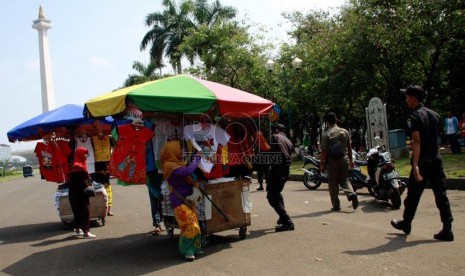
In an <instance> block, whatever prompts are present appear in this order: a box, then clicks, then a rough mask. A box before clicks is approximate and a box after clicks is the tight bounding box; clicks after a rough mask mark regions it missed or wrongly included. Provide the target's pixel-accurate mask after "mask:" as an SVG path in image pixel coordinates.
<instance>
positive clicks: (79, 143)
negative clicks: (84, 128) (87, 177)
mask: <svg viewBox="0 0 465 276" xmlns="http://www.w3.org/2000/svg"><path fill="white" fill-rule="evenodd" d="M75 140H76V148H86V149H87V150H88V151H89V156H87V160H86V165H87V171H88V172H89V174H91V173H94V172H95V159H94V148H93V146H92V139H89V136H87V135H81V136H76V139H75Z"/></svg>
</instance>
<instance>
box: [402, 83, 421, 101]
mask: <svg viewBox="0 0 465 276" xmlns="http://www.w3.org/2000/svg"><path fill="white" fill-rule="evenodd" d="M400 92H401V93H402V94H404V95H408V96H413V97H415V98H417V99H418V100H419V101H423V98H424V97H425V90H423V87H421V86H419V85H410V86H409V87H407V88H406V89H401V90H400Z"/></svg>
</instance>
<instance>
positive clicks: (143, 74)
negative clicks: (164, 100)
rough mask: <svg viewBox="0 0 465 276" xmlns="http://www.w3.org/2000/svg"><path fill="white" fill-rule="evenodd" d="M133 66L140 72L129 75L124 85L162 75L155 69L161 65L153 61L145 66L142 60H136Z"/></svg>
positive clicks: (138, 82)
mask: <svg viewBox="0 0 465 276" xmlns="http://www.w3.org/2000/svg"><path fill="white" fill-rule="evenodd" d="M132 68H133V69H134V70H136V71H137V72H138V73H139V74H138V75H136V74H133V75H129V76H128V78H127V79H126V81H125V82H124V87H128V86H131V85H135V84H140V83H144V82H147V81H152V80H156V79H158V78H159V77H160V76H159V75H157V74H156V73H155V70H156V69H157V68H159V67H158V66H157V65H156V64H155V63H153V62H151V63H149V64H148V65H147V66H145V65H144V64H143V63H142V62H139V61H134V63H133V64H132Z"/></svg>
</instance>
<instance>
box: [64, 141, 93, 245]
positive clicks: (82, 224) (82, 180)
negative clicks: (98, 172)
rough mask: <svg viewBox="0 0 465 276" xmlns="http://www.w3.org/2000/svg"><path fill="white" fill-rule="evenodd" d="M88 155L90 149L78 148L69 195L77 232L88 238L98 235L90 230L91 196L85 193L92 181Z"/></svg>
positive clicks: (75, 154) (70, 174) (70, 180)
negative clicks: (88, 166)
mask: <svg viewBox="0 0 465 276" xmlns="http://www.w3.org/2000/svg"><path fill="white" fill-rule="evenodd" d="M87 156H89V151H88V150H87V149H86V148H83V147H78V148H76V151H75V153H74V163H73V165H72V166H71V168H70V169H69V172H68V181H69V190H68V196H69V203H70V204H71V209H72V210H73V214H74V224H75V231H76V234H77V235H78V236H80V235H82V236H83V237H84V238H87V239H93V238H95V237H96V236H95V235H94V234H92V233H90V232H89V228H90V209H89V197H88V196H87V195H86V194H85V193H84V189H85V188H86V187H87V186H88V184H87V183H88V181H90V179H89V173H88V171H87V165H86V159H87ZM81 231H82V232H81Z"/></svg>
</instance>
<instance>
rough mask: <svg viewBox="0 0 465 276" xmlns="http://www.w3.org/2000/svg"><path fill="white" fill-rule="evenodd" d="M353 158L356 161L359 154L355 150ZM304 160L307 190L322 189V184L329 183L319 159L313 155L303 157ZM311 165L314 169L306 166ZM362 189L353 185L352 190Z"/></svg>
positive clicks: (304, 178) (304, 179)
mask: <svg viewBox="0 0 465 276" xmlns="http://www.w3.org/2000/svg"><path fill="white" fill-rule="evenodd" d="M352 156H353V158H354V160H355V159H356V158H357V156H358V154H357V153H356V152H355V151H354V150H352ZM302 159H303V160H304V164H303V166H302V170H303V171H304V177H303V182H304V185H305V187H307V189H309V190H316V189H318V187H320V185H321V183H328V174H327V173H326V172H323V173H322V172H321V171H320V160H319V159H317V158H315V157H314V156H311V155H302ZM309 164H310V165H312V167H310V168H307V167H306V166H307V165H309ZM351 184H352V182H351ZM362 187H363V186H362ZM362 187H359V186H354V185H353V184H352V188H353V189H354V191H355V190H357V189H360V188H362Z"/></svg>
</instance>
